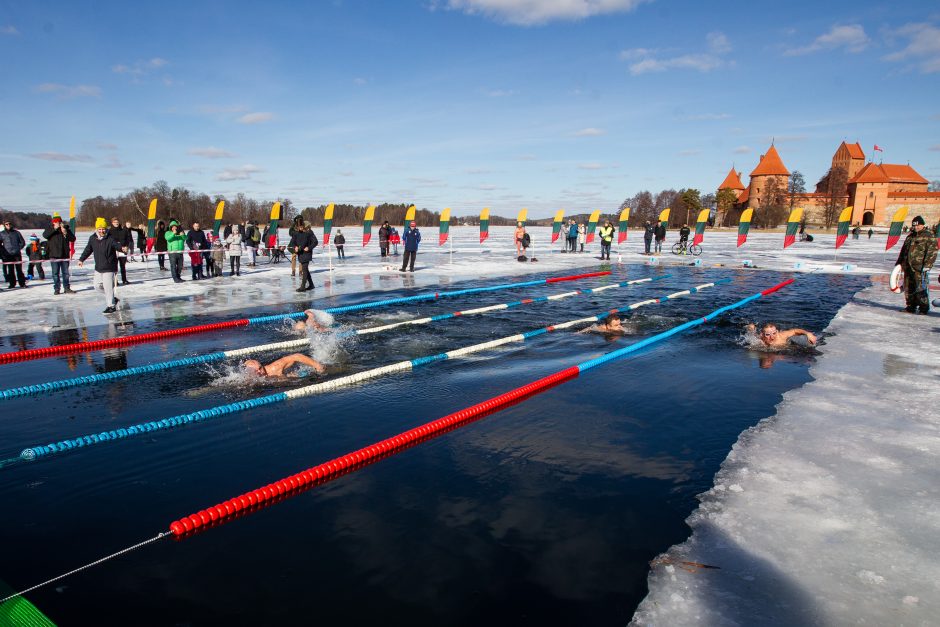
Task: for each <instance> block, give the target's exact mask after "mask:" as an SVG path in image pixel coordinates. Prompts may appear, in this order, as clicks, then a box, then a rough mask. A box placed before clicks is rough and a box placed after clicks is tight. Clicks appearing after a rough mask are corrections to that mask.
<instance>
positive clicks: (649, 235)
mask: <svg viewBox="0 0 940 627" xmlns="http://www.w3.org/2000/svg"><path fill="white" fill-rule="evenodd" d="M654 235H656V228H655V227H654V226H653V223H652V222H650V221H649V220H647V221H646V224H644V225H643V246H644V247H645V252H646V254H647V255H648V254H650V246H651V245H652V244H653V236H654Z"/></svg>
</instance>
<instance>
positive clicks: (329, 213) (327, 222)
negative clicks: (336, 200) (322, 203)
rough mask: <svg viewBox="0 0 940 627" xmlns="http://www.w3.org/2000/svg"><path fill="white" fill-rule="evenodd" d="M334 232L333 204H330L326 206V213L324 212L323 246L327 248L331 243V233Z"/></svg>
mask: <svg viewBox="0 0 940 627" xmlns="http://www.w3.org/2000/svg"><path fill="white" fill-rule="evenodd" d="M332 231H333V203H330V204H328V205H327V206H326V211H324V212H323V245H324V246H327V245H329V243H330V233H331V232H332Z"/></svg>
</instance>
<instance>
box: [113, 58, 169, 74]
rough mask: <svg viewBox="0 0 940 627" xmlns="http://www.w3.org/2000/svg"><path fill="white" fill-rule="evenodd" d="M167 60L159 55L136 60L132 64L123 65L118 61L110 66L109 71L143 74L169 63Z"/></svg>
mask: <svg viewBox="0 0 940 627" xmlns="http://www.w3.org/2000/svg"><path fill="white" fill-rule="evenodd" d="M169 63H170V62H169V61H167V60H166V59H162V58H160V57H154V58H152V59H149V60H147V61H137V62H136V63H134V64H133V65H125V64H123V63H119V64H117V65H114V66H112V67H111V71H112V72H114V73H115V74H130V75H132V76H143V75H145V74H148V73H150V72H151V71H153V70H158V69H160V68H162V67H166V66H167V65H169Z"/></svg>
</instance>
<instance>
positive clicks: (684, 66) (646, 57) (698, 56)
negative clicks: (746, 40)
mask: <svg viewBox="0 0 940 627" xmlns="http://www.w3.org/2000/svg"><path fill="white" fill-rule="evenodd" d="M705 43H706V45H707V47H708V52H693V53H688V54H682V55H679V56H674V57H657V56H656V55H657V51H656V50H655V49H651V48H634V49H632V50H625V51H623V52H621V53H620V58H621V59H624V60H632V59H640V60H639V61H636V62H635V63H632V64H631V65H630V74H633V75H634V76H637V75H640V74H647V73H649V72H665V71H666V70H673V69H679V70H696V71H698V72H710V71H712V70H714V69H716V68H719V67H722V66H724V65H727V64H728V61H726V60H725V59H724V58H723V55H725V54H727V53H728V52H730V51H731V43H730V42H729V41H728V37H727V36H726V35H725V34H724V33H721V32H718V31H714V32H711V33H708V35H706V36H705Z"/></svg>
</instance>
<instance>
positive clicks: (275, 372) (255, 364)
mask: <svg viewBox="0 0 940 627" xmlns="http://www.w3.org/2000/svg"><path fill="white" fill-rule="evenodd" d="M298 364H300V365H303V366H310V367H311V368H313V369H314V370H316V371H317V372H318V373H320V374H323V373H324V372H326V368H325V367H324V366H323V364H321V363H320V362H318V361H314V360H313V359H310V358H309V357H307V356H306V355H301V354H300V353H294V354H293V355H287V356H286V357H281V358H280V359H277V360H275V361H272V362H271V363H269V364H267V365H263V364H262V363H261V362H260V361H258V360H257V359H248V360H246V361H244V362H243V363H242V366H243V367H244V368H245V369H246V370H248V372H251V373H252V374H256V375H258V376H261V377H298V376H300V375H298V374H297V373H295V372H287V371H288V370H290V369H291V368H293V367H294V366H296V365H298Z"/></svg>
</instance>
